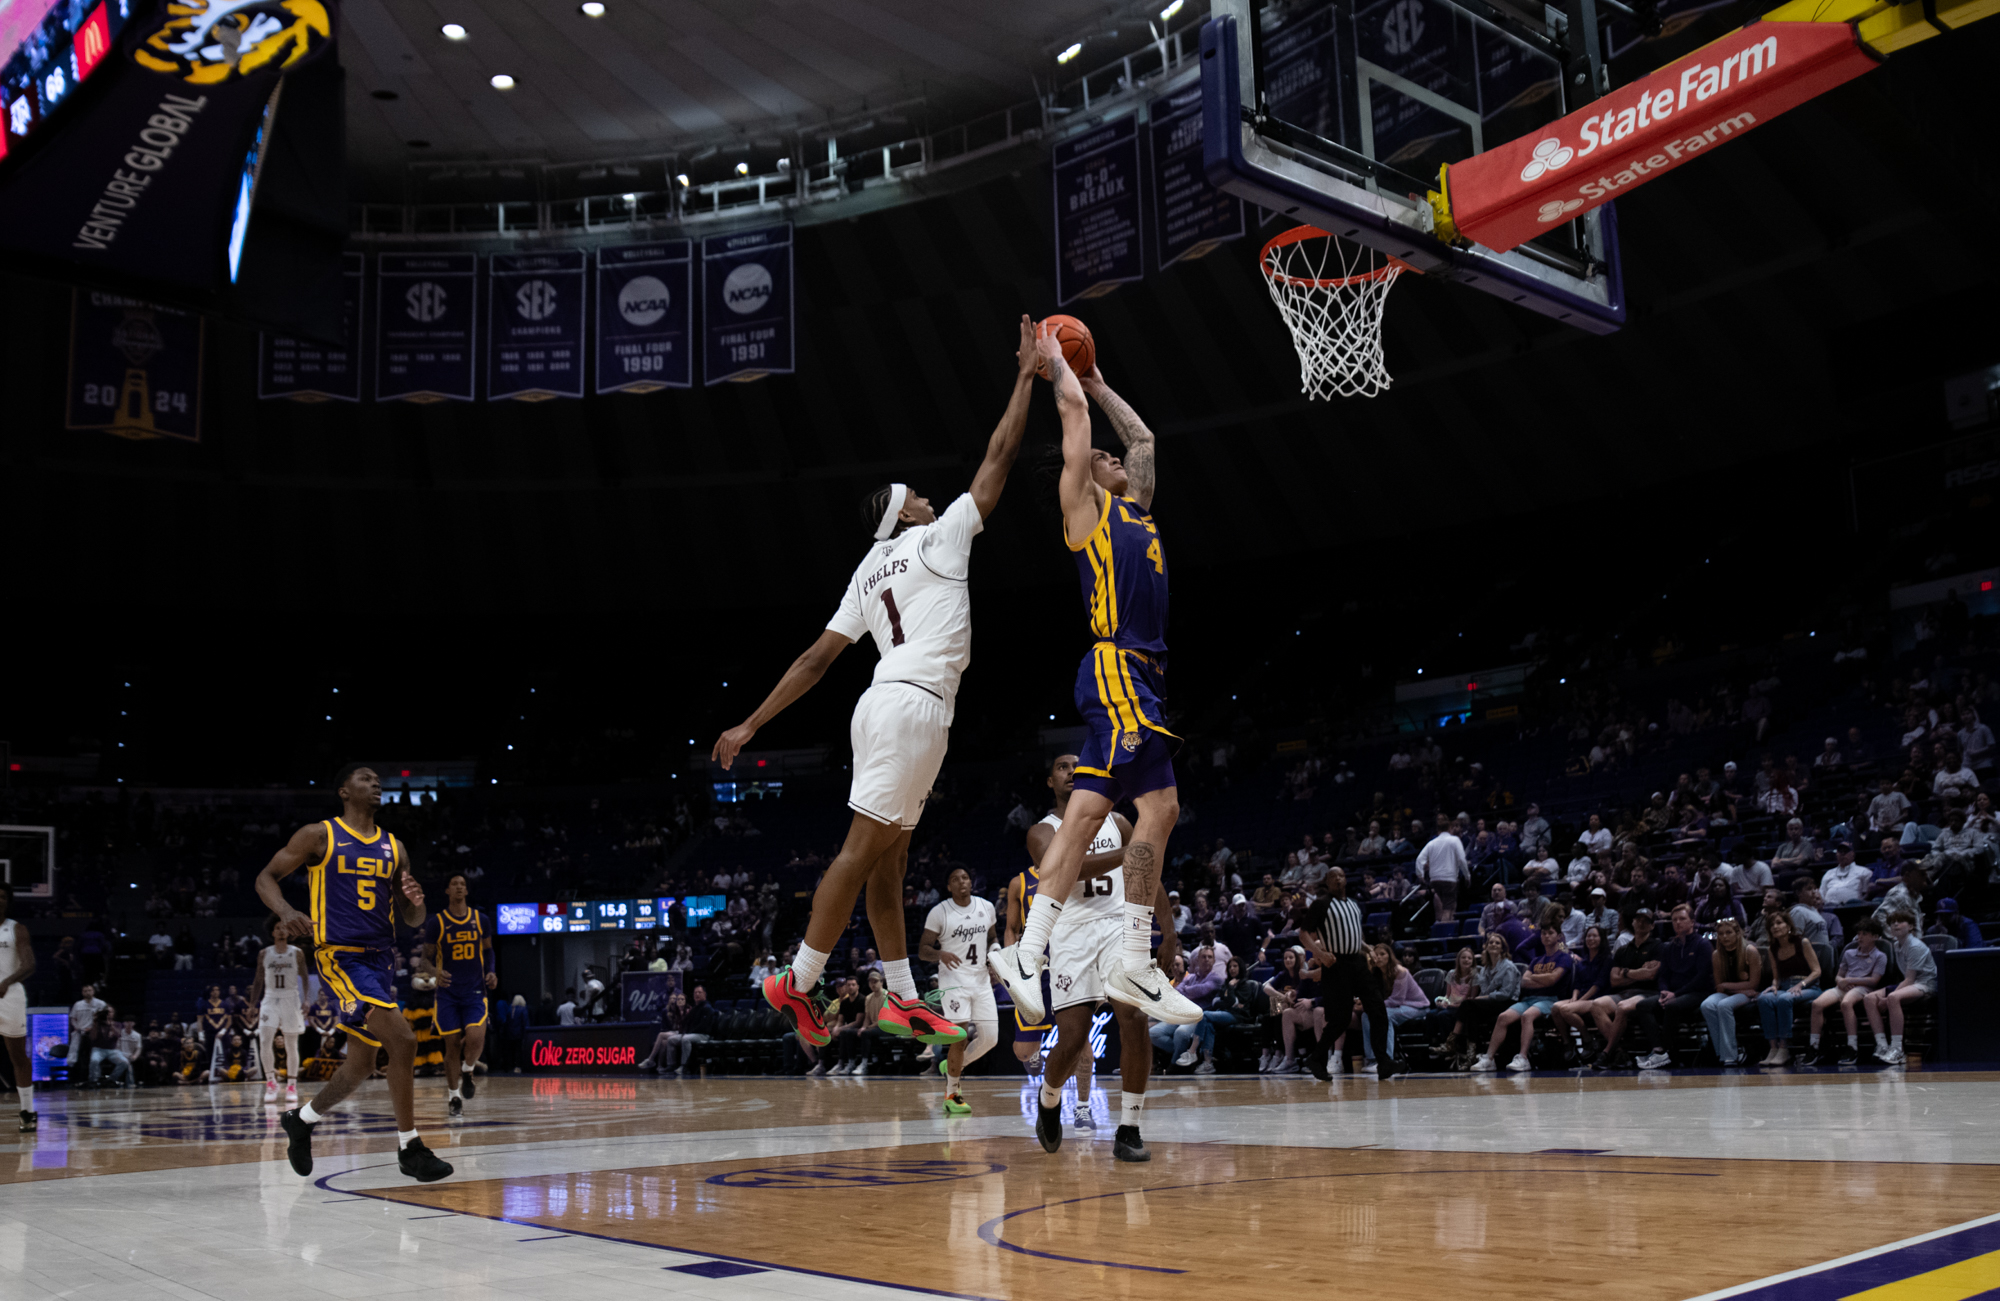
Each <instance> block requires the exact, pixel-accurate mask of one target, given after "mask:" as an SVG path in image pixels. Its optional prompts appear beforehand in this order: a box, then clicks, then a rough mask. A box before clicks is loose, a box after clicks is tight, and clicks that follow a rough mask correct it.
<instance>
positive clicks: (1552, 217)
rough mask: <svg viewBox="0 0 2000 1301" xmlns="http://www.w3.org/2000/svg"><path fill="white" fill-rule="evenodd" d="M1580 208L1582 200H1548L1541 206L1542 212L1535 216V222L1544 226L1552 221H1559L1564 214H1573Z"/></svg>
mask: <svg viewBox="0 0 2000 1301" xmlns="http://www.w3.org/2000/svg"><path fill="white" fill-rule="evenodd" d="M1582 206H1583V200H1582V199H1550V200H1549V201H1548V202H1547V203H1545V204H1543V205H1542V210H1541V211H1540V212H1538V213H1536V214H1535V220H1536V221H1539V222H1541V223H1543V224H1544V225H1546V224H1548V223H1549V222H1552V221H1561V220H1562V219H1563V217H1564V216H1565V215H1566V214H1568V213H1572V212H1575V211H1576V210H1577V209H1578V208H1581V207H1582Z"/></svg>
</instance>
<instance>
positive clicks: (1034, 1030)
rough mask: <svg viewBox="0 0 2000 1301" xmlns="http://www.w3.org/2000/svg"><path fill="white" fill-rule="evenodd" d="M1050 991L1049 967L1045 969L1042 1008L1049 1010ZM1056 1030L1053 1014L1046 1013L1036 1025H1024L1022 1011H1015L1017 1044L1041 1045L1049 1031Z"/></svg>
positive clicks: (1043, 972) (1043, 970) (1015, 1037)
mask: <svg viewBox="0 0 2000 1301" xmlns="http://www.w3.org/2000/svg"><path fill="white" fill-rule="evenodd" d="M1049 991H1050V985H1049V969H1048V968H1047V967H1043V968H1042V1006H1043V1007H1044V1008H1047V1007H1048V1006H1049ZM1055 1028H1056V1019H1055V1016H1054V1014H1053V1013H1045V1014H1044V1015H1043V1017H1042V1019H1041V1021H1039V1022H1037V1023H1036V1024H1034V1025H1022V1024H1021V1012H1020V1009H1019V1008H1016V1009H1015V1011H1014V1042H1015V1043H1040V1042H1041V1041H1042V1036H1043V1035H1046V1034H1047V1033H1048V1032H1049V1031H1051V1030H1053V1029H1055Z"/></svg>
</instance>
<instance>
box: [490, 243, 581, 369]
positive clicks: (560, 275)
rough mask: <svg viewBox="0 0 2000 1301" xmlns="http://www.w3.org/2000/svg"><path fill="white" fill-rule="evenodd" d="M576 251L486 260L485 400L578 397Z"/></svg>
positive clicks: (578, 283) (578, 263) (578, 274)
mask: <svg viewBox="0 0 2000 1301" xmlns="http://www.w3.org/2000/svg"><path fill="white" fill-rule="evenodd" d="M584 256H585V254H584V252H583V250H582V249H562V250H558V251H556V252H551V253H495V254H494V255H493V256H491V257H489V258H487V259H486V278H487V284H486V318H487V319H486V339H487V344H486V347H487V358H486V396H487V397H488V398H490V399H492V400H493V401H496V402H497V401H499V400H500V399H502V398H515V399H517V400H519V401H522V402H544V401H547V400H548V399H549V398H580V397H582V396H583V265H584Z"/></svg>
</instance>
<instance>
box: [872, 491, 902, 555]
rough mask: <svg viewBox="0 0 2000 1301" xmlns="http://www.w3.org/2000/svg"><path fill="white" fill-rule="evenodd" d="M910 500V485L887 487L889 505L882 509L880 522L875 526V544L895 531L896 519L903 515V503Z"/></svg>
mask: <svg viewBox="0 0 2000 1301" xmlns="http://www.w3.org/2000/svg"><path fill="white" fill-rule="evenodd" d="M909 499H910V485H909V484H907V483H892V484H890V485H889V504H888V505H887V506H885V507H883V508H882V522H881V523H879V524H877V525H876V526H875V540H876V541H877V542H880V541H882V539H884V538H886V537H888V536H889V535H890V534H891V533H894V532H895V531H896V517H897V516H898V515H900V514H902V513H903V503H904V502H906V501H908V500H909Z"/></svg>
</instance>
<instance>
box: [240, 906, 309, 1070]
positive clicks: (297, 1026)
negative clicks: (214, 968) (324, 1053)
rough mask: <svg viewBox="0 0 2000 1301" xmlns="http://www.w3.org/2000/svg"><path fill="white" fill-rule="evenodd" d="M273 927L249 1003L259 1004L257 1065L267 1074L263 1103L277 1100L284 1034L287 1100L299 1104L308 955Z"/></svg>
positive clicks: (258, 958)
mask: <svg viewBox="0 0 2000 1301" xmlns="http://www.w3.org/2000/svg"><path fill="white" fill-rule="evenodd" d="M276 929H277V928H276V926H275V925H274V926H273V927H272V930H273V932H274V933H273V934H272V936H271V943H270V944H269V945H267V946H266V947H265V949H264V951H263V952H262V953H259V954H258V955H257V978H256V979H255V980H253V981H251V982H250V999H249V1001H250V1002H252V1003H255V1004H256V1005H257V1065H258V1066H259V1067H261V1068H262V1069H263V1071H264V1101H265V1102H266V1103H274V1102H276V1101H277V1100H278V1058H277V1046H278V1032H279V1031H281V1030H282V1031H283V1032H284V1035H285V1101H286V1102H287V1103H289V1104H290V1105H292V1106H294V1107H296V1106H298V1105H299V1063H300V1062H302V1061H304V1060H305V1054H304V1053H302V1052H300V1051H299V1036H301V1035H303V1034H304V1033H305V1032H306V1005H305V974H306V973H305V961H304V958H305V955H304V952H303V951H302V950H301V949H300V948H299V947H298V946H297V945H295V944H293V943H292V942H291V941H290V940H288V939H286V938H285V937H284V936H282V935H279V934H276V933H275V931H276Z"/></svg>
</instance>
